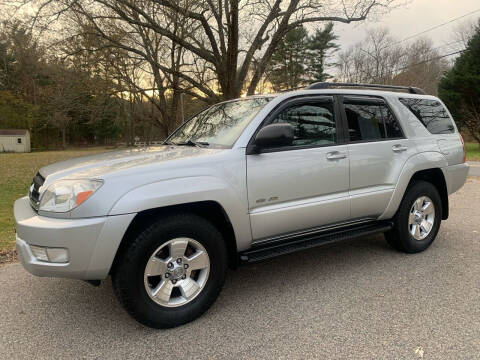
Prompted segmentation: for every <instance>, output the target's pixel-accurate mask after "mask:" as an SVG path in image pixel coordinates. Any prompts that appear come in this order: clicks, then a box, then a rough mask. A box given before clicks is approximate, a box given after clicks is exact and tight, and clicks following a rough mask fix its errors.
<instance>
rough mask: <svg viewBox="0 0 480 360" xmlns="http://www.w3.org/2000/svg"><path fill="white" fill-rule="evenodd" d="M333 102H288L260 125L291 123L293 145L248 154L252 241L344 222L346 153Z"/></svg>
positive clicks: (325, 99)
mask: <svg viewBox="0 0 480 360" xmlns="http://www.w3.org/2000/svg"><path fill="white" fill-rule="evenodd" d="M335 108H336V105H335V103H334V98H333V97H329V96H317V97H315V96H312V97H308V98H303V99H301V100H298V99H297V100H292V101H290V102H287V103H285V104H283V105H282V106H281V107H280V108H278V110H276V111H275V112H274V113H272V114H271V115H270V116H269V117H268V118H267V120H266V121H265V122H264V124H262V126H265V125H268V124H271V123H285V122H286V123H290V124H292V125H293V127H294V129H295V138H294V141H293V144H292V145H291V146H287V147H281V148H271V149H262V151H261V153H260V154H251V155H247V188H248V202H249V212H250V220H251V227H252V236H253V239H254V242H256V241H259V240H264V239H268V238H272V237H276V236H280V235H285V234H288V233H294V232H296V231H300V230H306V229H312V228H316V227H321V226H323V225H328V224H334V223H338V222H343V221H347V220H348V219H349V217H350V204H349V197H348V189H349V159H348V148H347V145H346V144H343V141H342V139H341V136H339V131H338V129H339V126H338V125H339V123H340V119H339V118H338V116H336V114H338V113H339V112H338V111H336V110H335Z"/></svg>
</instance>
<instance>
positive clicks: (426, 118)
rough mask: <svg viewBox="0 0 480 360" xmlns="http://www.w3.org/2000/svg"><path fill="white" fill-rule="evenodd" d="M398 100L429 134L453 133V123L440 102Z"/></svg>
mask: <svg viewBox="0 0 480 360" xmlns="http://www.w3.org/2000/svg"><path fill="white" fill-rule="evenodd" d="M399 100H400V102H401V103H402V104H403V105H405V106H406V107H407V109H408V110H410V112H411V113H412V114H413V115H415V117H416V118H417V119H418V120H420V122H421V123H422V124H423V125H424V126H425V127H426V128H427V130H428V131H429V132H430V133H432V134H451V133H454V132H455V126H454V125H453V121H452V119H451V117H450V116H449V114H448V112H447V109H445V107H444V106H443V105H442V103H440V101H437V100H428V99H407V98H401V99H399Z"/></svg>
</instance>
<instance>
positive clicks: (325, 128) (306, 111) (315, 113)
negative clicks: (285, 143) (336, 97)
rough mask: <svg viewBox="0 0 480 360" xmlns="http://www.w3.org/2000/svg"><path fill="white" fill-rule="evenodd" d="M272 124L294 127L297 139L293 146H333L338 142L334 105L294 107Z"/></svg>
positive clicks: (320, 104)
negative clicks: (287, 124) (288, 124)
mask: <svg viewBox="0 0 480 360" xmlns="http://www.w3.org/2000/svg"><path fill="white" fill-rule="evenodd" d="M271 123H272V124H278V123H290V124H291V125H292V126H293V128H294V129H295V132H294V136H295V138H294V140H293V143H292V146H308V145H317V146H320V145H333V144H335V143H336V142H337V130H336V127H335V116H334V111H333V103H309V104H301V105H294V106H292V107H289V108H287V109H285V110H284V111H282V112H281V113H280V114H278V115H277V116H276V117H275V119H274V120H273V121H272V122H271Z"/></svg>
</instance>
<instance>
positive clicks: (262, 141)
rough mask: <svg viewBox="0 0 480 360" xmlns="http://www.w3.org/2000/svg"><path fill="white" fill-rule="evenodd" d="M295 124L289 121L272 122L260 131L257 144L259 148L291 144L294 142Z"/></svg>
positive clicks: (256, 140)
mask: <svg viewBox="0 0 480 360" xmlns="http://www.w3.org/2000/svg"><path fill="white" fill-rule="evenodd" d="M293 132H294V129H293V126H292V125H291V124H288V123H279V124H270V125H267V126H265V127H263V128H262V129H260V131H259V132H258V134H257V136H256V137H255V145H256V146H258V147H259V148H273V147H282V146H290V145H292V142H293Z"/></svg>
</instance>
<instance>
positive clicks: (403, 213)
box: [385, 181, 442, 253]
mask: <svg viewBox="0 0 480 360" xmlns="http://www.w3.org/2000/svg"><path fill="white" fill-rule="evenodd" d="M441 219H442V202H441V199H440V195H439V194H438V191H437V189H436V188H435V186H434V185H432V184H431V183H429V182H426V181H417V182H415V183H414V184H413V185H412V186H411V187H409V188H408V189H407V192H406V193H405V195H404V198H403V200H402V203H401V204H400V207H399V209H398V212H397V214H396V215H395V218H394V227H393V229H392V230H390V231H389V232H387V233H385V237H386V239H387V241H388V243H389V244H390V245H392V246H393V247H394V248H395V249H397V250H400V251H403V252H406V253H417V252H421V251H424V250H426V249H427V248H428V247H429V246H430V245H431V244H432V242H433V241H434V240H435V238H436V236H437V234H438V230H439V228H440V223H441Z"/></svg>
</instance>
